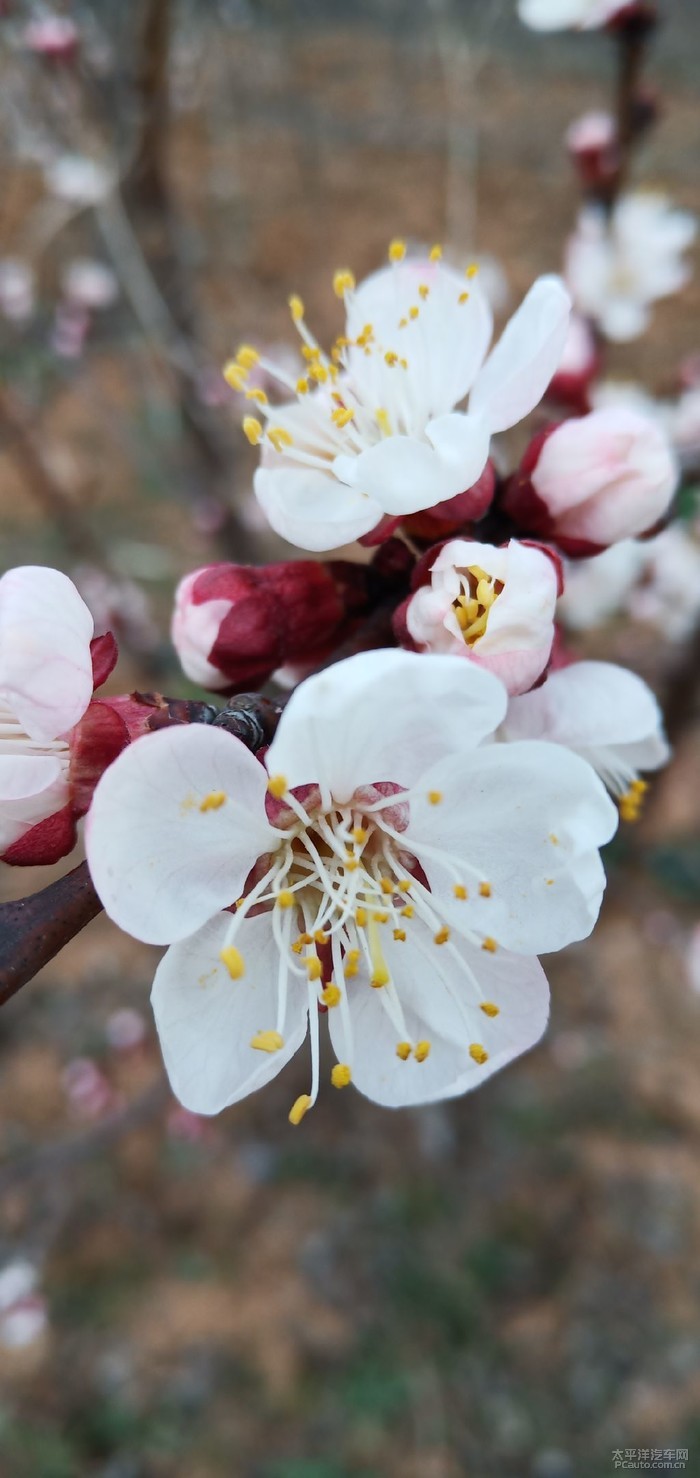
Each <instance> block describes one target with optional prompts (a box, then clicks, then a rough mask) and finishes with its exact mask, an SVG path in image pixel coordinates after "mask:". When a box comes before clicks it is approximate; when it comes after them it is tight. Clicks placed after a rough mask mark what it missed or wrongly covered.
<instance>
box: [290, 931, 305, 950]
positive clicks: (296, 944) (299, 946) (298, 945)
mask: <svg viewBox="0 0 700 1478" xmlns="http://www.w3.org/2000/svg"><path fill="white" fill-rule="evenodd" d="M303 948H304V941H303V939H302V938H301V935H300V936H299V938H298V939H294V940H293V941H292V949H293V950H294V953H295V955H300V954H301V952H302V950H303Z"/></svg>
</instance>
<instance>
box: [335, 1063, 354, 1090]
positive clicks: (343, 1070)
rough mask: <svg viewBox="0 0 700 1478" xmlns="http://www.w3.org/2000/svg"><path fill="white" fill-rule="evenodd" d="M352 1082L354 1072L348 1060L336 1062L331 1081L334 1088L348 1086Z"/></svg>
mask: <svg viewBox="0 0 700 1478" xmlns="http://www.w3.org/2000/svg"><path fill="white" fill-rule="evenodd" d="M351 1082H352V1073H351V1071H350V1068H349V1067H348V1064H347V1062H336V1065H335V1067H334V1068H333V1070H332V1072H331V1083H332V1084H333V1087H334V1088H347V1086H348V1083H351Z"/></svg>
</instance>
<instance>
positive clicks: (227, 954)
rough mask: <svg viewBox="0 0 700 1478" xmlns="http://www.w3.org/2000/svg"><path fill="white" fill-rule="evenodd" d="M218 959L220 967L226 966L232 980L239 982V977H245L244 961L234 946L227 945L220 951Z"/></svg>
mask: <svg viewBox="0 0 700 1478" xmlns="http://www.w3.org/2000/svg"><path fill="white" fill-rule="evenodd" d="M219 959H220V960H221V963H222V965H225V966H226V969H227V970H228V973H229V975H230V976H231V979H232V980H240V978H241V975H245V961H244V959H243V955H242V954H241V952H240V950H239V949H236V946H235V944H229V945H227V946H226V949H222V951H221V954H220V955H219Z"/></svg>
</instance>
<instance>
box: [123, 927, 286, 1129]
mask: <svg viewBox="0 0 700 1478" xmlns="http://www.w3.org/2000/svg"><path fill="white" fill-rule="evenodd" d="M230 923H231V915H230V914H229V913H223V914H217V915H216V916H215V917H214V918H213V919H210V920H209V921H208V922H207V923H206V924H205V925H204V926H203V928H201V929H199V930H198V932H197V933H196V934H193V935H192V936H191V937H190V938H189V939H184V940H182V941H181V942H180V943H179V944H174V945H173V946H172V947H171V948H170V949H169V950H168V951H167V954H166V955H165V956H164V957H163V959H162V960H161V963H160V965H159V966H158V970H157V971H156V977H155V980H154V982H153V992H152V996H151V1001H152V1005H153V1011H154V1015H155V1019H156V1026H157V1028H158V1036H159V1038H160V1045H161V1049H162V1052H163V1058H164V1061H165V1066H166V1069H167V1073H168V1077H169V1079H170V1086H171V1088H172V1090H173V1093H174V1094H175V1096H176V1098H179V1100H180V1103H182V1104H184V1106H185V1108H187V1109H189V1110H190V1111H191V1113H195V1114H218V1113H219V1112H220V1111H221V1109H224V1108H227V1107H228V1105H229V1104H232V1103H237V1102H238V1101H239V1099H241V1098H245V1097H246V1095H247V1094H248V1093H254V1092H255V1091H256V1089H258V1088H262V1087H263V1086H264V1085H265V1083H269V1082H270V1080H271V1079H272V1078H274V1077H276V1076H277V1074H278V1072H280V1070H281V1069H282V1068H283V1067H284V1066H285V1064H286V1063H287V1062H289V1059H290V1058H291V1057H292V1056H293V1055H294V1053H295V1052H296V1051H297V1049H298V1048H299V1047H300V1046H301V1044H302V1042H303V1040H304V1037H305V1036H306V1028H307V1023H308V1006H307V1001H308V996H307V989H306V983H305V982H304V983H303V984H302V985H297V986H295V988H294V990H290V992H289V995H288V999H287V1010H286V1018H285V1021H284V1023H283V1026H282V1032H281V1035H282V1037H283V1038H284V1046H283V1047H281V1048H280V1049H279V1051H278V1052H262V1051H260V1050H258V1049H257V1048H254V1047H251V1045H250V1042H251V1039H252V1038H253V1037H254V1036H255V1034H256V1033H257V1032H260V1031H270V1030H273V1031H274V1030H276V1029H277V973H278V954H277V947H276V945H275V941H274V938H273V934H272V929H271V927H270V915H269V914H261V915H260V916H259V917H258V918H254V919H245V920H244V922H243V924H242V925H241V927H240V929H239V930H238V931H237V933H236V948H237V949H239V950H240V952H241V954H242V955H243V959H244V961H245V973H244V974H243V975H242V976H241V978H240V979H239V980H232V979H231V977H230V975H229V972H228V970H227V969H226V967H225V965H223V964H222V963H221V960H220V959H219V955H220V953H221V949H222V947H223V945H224V942H225V939H226V932H227V929H228V927H229V925H230Z"/></svg>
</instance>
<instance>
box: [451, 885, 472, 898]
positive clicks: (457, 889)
mask: <svg viewBox="0 0 700 1478" xmlns="http://www.w3.org/2000/svg"><path fill="white" fill-rule="evenodd" d="M453 892H454V895H455V898H468V897H469V894H468V892H467V890H466V888H465V886H464V883H455V885H454V889H453Z"/></svg>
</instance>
